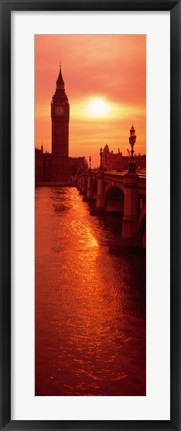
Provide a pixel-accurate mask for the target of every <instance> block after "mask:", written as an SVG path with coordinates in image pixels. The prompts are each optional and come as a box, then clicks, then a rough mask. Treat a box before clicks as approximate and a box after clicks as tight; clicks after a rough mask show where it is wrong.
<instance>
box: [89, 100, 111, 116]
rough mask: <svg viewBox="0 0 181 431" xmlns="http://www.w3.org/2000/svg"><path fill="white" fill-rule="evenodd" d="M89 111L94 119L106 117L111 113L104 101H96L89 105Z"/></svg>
mask: <svg viewBox="0 0 181 431" xmlns="http://www.w3.org/2000/svg"><path fill="white" fill-rule="evenodd" d="M88 111H89V114H90V115H92V116H94V117H105V116H106V114H107V113H108V112H109V106H108V104H107V103H106V102H105V101H104V99H95V100H93V101H92V102H91V103H90V104H89V105H88Z"/></svg>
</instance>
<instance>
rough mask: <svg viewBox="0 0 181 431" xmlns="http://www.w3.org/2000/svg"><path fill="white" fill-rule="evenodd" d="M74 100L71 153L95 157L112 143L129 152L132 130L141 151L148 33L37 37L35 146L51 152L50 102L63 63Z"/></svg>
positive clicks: (113, 147) (71, 100)
mask: <svg viewBox="0 0 181 431" xmlns="http://www.w3.org/2000/svg"><path fill="white" fill-rule="evenodd" d="M60 60H61V64H62V75H63V79H64V82H65V91H66V94H67V96H68V99H69V103H70V127H69V130H70V139H69V155H70V156H72V157H73V156H75V157H77V156H85V157H86V158H87V159H88V157H89V155H91V156H92V162H93V163H92V164H93V166H96V165H98V163H99V149H100V147H101V146H102V147H104V145H105V144H108V145H109V147H110V149H111V150H113V151H114V152H117V150H118V148H120V151H122V152H123V154H125V155H126V154H127V148H128V147H129V143H128V137H129V129H130V127H131V125H132V123H133V124H134V126H135V129H136V135H137V144H136V147H135V150H136V153H139V152H140V153H142V154H145V152H146V147H145V145H146V137H145V135H146V129H145V128H146V36H143V35H142V36H121V35H119V36H117V35H115V36H114V35H113V36H112V35H111V36H110V35H105V36H99V35H98V36H96V35H85V36H84V35H80V36H79V35H75V36H74V35H70V36H69V35H56V36H55V35H37V36H35V85H36V102H35V118H36V122H35V127H36V135H35V136H36V142H35V144H36V147H37V148H40V146H41V145H43V147H44V150H47V151H51V118H50V103H51V98H52V95H53V93H54V91H55V86H56V79H57V77H58V72H59V63H60Z"/></svg>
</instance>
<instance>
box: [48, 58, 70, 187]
mask: <svg viewBox="0 0 181 431" xmlns="http://www.w3.org/2000/svg"><path fill="white" fill-rule="evenodd" d="M69 111H70V107H69V102H68V98H67V95H66V93H65V86H64V81H63V78H62V71H61V66H60V71H59V75H58V79H57V81H56V89H55V93H54V95H53V97H52V101H51V120H52V180H53V181H55V182H57V181H66V180H67V179H68V176H69V172H68V171H69V168H68V167H69V162H68V156H69Z"/></svg>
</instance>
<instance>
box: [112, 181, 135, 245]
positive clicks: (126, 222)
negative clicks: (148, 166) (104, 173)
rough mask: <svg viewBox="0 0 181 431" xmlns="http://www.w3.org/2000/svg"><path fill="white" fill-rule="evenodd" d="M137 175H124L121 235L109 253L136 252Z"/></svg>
mask: <svg viewBox="0 0 181 431" xmlns="http://www.w3.org/2000/svg"><path fill="white" fill-rule="evenodd" d="M137 181H138V175H137V174H134V173H133V174H131V173H128V174H125V175H124V178H123V184H124V187H125V193H124V217H123V220H122V235H121V237H119V238H118V239H117V241H115V242H114V243H112V244H111V245H110V250H111V251H124V252H125V251H126V249H127V251H129V252H133V251H138V238H137V221H138V189H137Z"/></svg>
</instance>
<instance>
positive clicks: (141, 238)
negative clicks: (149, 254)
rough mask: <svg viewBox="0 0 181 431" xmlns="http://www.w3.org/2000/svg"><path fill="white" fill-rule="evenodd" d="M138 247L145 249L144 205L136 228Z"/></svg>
mask: <svg viewBox="0 0 181 431" xmlns="http://www.w3.org/2000/svg"><path fill="white" fill-rule="evenodd" d="M137 237H138V246H139V247H140V248H146V204H144V206H143V208H142V209H141V211H140V214H139V218H138V227H137Z"/></svg>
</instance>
